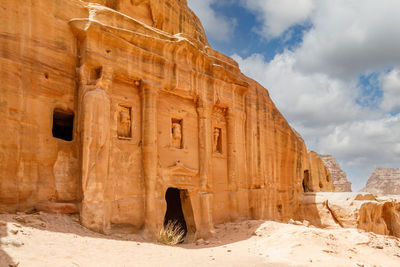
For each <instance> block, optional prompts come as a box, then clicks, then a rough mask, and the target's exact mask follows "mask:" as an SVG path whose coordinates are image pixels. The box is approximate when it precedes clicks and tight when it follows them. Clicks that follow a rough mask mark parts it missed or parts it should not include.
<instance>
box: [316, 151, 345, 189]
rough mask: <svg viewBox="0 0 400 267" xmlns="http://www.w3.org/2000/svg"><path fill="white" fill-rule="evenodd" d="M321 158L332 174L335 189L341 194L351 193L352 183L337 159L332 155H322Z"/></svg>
mask: <svg viewBox="0 0 400 267" xmlns="http://www.w3.org/2000/svg"><path fill="white" fill-rule="evenodd" d="M320 157H321V159H322V161H323V162H324V164H325V166H326V167H327V168H328V170H329V172H330V173H331V176H332V181H333V185H334V186H335V189H336V190H337V191H339V192H351V182H350V181H349V180H347V175H346V173H345V172H344V171H343V170H342V169H341V168H340V165H339V163H338V162H337V161H336V159H335V158H334V157H333V156H332V155H320Z"/></svg>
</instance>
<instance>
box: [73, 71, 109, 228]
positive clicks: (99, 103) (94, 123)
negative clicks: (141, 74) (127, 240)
mask: <svg viewBox="0 0 400 267" xmlns="http://www.w3.org/2000/svg"><path fill="white" fill-rule="evenodd" d="M82 68H84V67H82ZM110 76H111V75H108V74H103V75H102V78H101V79H100V80H99V82H97V83H96V84H95V85H82V86H81V88H80V89H81V98H80V99H81V108H80V113H81V114H80V119H81V138H82V139H81V140H82V158H81V159H82V211H81V222H82V224H83V225H84V226H86V227H87V228H89V229H92V230H94V231H98V232H106V231H107V229H108V228H109V220H108V217H109V216H108V215H107V214H108V211H107V210H108V209H107V205H106V201H105V191H106V187H107V182H108V166H109V158H110V110H111V101H110V96H109V90H110V84H111V81H112V78H111V77H110Z"/></svg>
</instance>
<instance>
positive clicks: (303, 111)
mask: <svg viewBox="0 0 400 267" xmlns="http://www.w3.org/2000/svg"><path fill="white" fill-rule="evenodd" d="M243 1H244V2H245V4H246V7H248V9H249V10H250V11H252V12H254V14H255V15H258V16H259V18H260V19H261V20H262V21H263V23H262V25H263V29H264V31H263V32H262V34H263V37H267V38H268V37H269V38H270V37H280V38H284V37H285V34H286V33H287V30H288V29H289V28H290V27H291V26H293V25H295V24H301V23H304V22H305V21H307V22H309V23H311V25H312V27H311V29H310V30H309V31H307V32H305V33H304V36H303V40H302V42H301V43H299V44H298V45H297V46H296V47H295V48H294V49H293V50H292V51H289V50H285V51H284V52H283V53H282V54H278V55H275V57H274V59H273V60H271V61H270V62H266V61H265V60H264V58H263V57H262V56H261V55H259V54H253V55H251V56H249V57H247V58H241V57H240V56H238V55H234V56H233V57H234V59H236V60H237V61H238V62H239V65H240V67H241V69H242V71H243V72H244V73H245V74H247V75H248V76H250V77H252V78H254V79H255V80H257V81H259V82H260V83H261V84H262V85H263V86H264V87H266V88H268V90H269V92H270V95H271V97H272V99H273V100H274V102H275V104H276V105H277V107H278V108H279V109H280V111H281V112H282V113H283V114H284V116H285V117H286V119H287V120H288V121H289V122H290V123H291V125H292V126H293V127H294V128H295V129H296V130H297V131H298V132H299V133H300V134H301V135H302V136H303V137H304V139H305V141H306V143H307V146H308V147H309V148H310V149H313V150H316V151H318V152H320V153H323V154H333V155H334V156H335V157H336V158H337V159H338V161H339V162H340V164H341V166H342V167H343V168H344V169H345V170H346V171H347V172H348V177H349V178H350V179H351V180H352V182H353V185H354V188H355V189H357V190H358V189H360V188H361V187H363V186H364V185H365V182H366V180H367V178H368V176H369V174H370V173H371V172H372V171H373V169H374V168H375V167H378V166H383V167H399V165H400V164H399V162H400V135H399V134H398V133H399V132H400V117H399V115H394V114H397V113H399V112H400V69H399V68H396V66H397V67H398V66H399V62H400V34H399V33H400V32H399V28H398V25H400V16H399V15H398V11H399V10H400V1H398V0H380V1H376V0H335V1H329V0H319V1H316V0H310V1H273V0H265V1H262V0H243ZM289 2H291V3H289ZM271 3H273V4H271ZM288 5H291V6H288ZM287 9H290V10H287ZM290 12H294V13H293V14H291V13H290ZM296 12H297V13H296ZM387 69H391V71H389V72H387V71H386V70H387ZM371 73H377V74H378V77H377V78H376V79H375V78H374V82H375V83H376V84H373V86H378V87H379V86H380V87H381V90H382V92H383V96H382V99H381V102H379V98H377V99H372V101H368V100H369V99H368V98H370V97H371V95H372V96H374V93H376V91H372V94H371V92H370V91H368V92H367V90H366V89H367V88H366V87H362V86H365V85H363V84H359V82H358V81H359V77H360V75H365V74H371ZM375 90H376V89H375ZM370 94H371V95H370ZM359 103H362V104H363V105H360V104H359ZM366 104H367V105H366Z"/></svg>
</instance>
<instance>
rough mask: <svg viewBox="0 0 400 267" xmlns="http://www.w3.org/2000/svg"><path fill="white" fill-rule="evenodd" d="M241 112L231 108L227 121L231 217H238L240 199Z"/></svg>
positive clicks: (233, 218) (234, 218)
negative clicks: (239, 151) (238, 196)
mask: <svg viewBox="0 0 400 267" xmlns="http://www.w3.org/2000/svg"><path fill="white" fill-rule="evenodd" d="M240 114H241V112H240V111H238V110H235V109H234V108H229V109H228V111H227V115H226V117H227V118H226V121H227V139H228V190H229V202H230V205H231V210H232V215H231V219H232V220H236V219H237V218H238V200H237V192H238V187H239V181H238V179H239V164H240V163H239V161H238V159H239V158H238V148H239V143H238V141H239V138H240V137H239V136H238V135H239V131H240V130H241V128H240V121H239V120H240Z"/></svg>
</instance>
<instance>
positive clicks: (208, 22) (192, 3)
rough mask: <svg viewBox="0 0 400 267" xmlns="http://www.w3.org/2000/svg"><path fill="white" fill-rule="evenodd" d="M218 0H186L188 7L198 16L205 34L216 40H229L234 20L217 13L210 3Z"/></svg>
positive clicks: (234, 24)
mask: <svg viewBox="0 0 400 267" xmlns="http://www.w3.org/2000/svg"><path fill="white" fill-rule="evenodd" d="M217 2H218V0H188V5H189V7H190V8H191V9H192V10H193V11H194V12H195V14H196V15H197V16H198V17H199V18H200V20H201V22H202V24H203V26H204V29H205V30H206V32H207V35H209V36H210V37H212V38H213V39H214V40H217V41H229V40H230V39H231V38H232V36H233V33H234V30H235V27H236V20H234V19H232V18H226V17H224V16H223V15H222V14H217V13H216V12H215V11H214V10H213V9H212V8H211V5H212V4H214V3H217Z"/></svg>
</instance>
